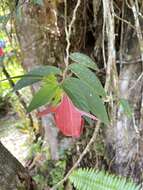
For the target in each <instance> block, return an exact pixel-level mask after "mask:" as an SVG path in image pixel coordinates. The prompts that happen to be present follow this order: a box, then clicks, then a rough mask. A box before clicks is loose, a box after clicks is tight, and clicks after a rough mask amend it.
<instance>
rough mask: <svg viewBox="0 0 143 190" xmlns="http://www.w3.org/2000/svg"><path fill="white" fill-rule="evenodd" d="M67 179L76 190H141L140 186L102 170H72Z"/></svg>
mask: <svg viewBox="0 0 143 190" xmlns="http://www.w3.org/2000/svg"><path fill="white" fill-rule="evenodd" d="M69 179H70V181H71V183H73V184H74V187H76V189H77V190H141V185H137V184H135V183H134V182H133V181H131V180H128V179H127V178H125V177H124V178H123V177H122V178H121V177H119V176H116V175H112V174H109V173H108V172H105V171H103V170H101V171H99V170H94V169H78V170H74V171H73V172H72V174H71V175H70V176H69Z"/></svg>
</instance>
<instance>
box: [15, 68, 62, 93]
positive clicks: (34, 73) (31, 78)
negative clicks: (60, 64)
mask: <svg viewBox="0 0 143 190" xmlns="http://www.w3.org/2000/svg"><path fill="white" fill-rule="evenodd" d="M50 74H61V71H60V69H58V68H57V67H54V66H42V67H37V68H35V69H33V70H31V71H30V72H28V73H27V74H26V75H24V76H23V77H22V78H21V79H20V80H19V81H18V82H17V83H16V85H15V87H14V90H20V89H22V88H24V87H26V86H29V85H32V84H34V83H36V82H39V81H41V80H42V79H43V78H44V77H47V76H49V75H50Z"/></svg>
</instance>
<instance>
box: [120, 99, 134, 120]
mask: <svg viewBox="0 0 143 190" xmlns="http://www.w3.org/2000/svg"><path fill="white" fill-rule="evenodd" d="M119 102H120V106H121V107H122V109H123V112H124V113H125V115H127V116H128V117H129V118H131V117H132V113H133V111H132V108H131V106H130V104H129V102H128V100H126V99H123V98H122V99H120V101H119Z"/></svg>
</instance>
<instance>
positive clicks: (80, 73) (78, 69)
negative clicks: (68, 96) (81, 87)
mask: <svg viewBox="0 0 143 190" xmlns="http://www.w3.org/2000/svg"><path fill="white" fill-rule="evenodd" d="M70 69H71V71H72V72H73V73H74V74H75V75H77V77H78V78H79V79H80V80H82V81H83V82H85V83H86V84H87V85H89V86H90V87H91V88H93V90H94V91H95V93H96V94H97V95H100V96H103V97H105V96H106V93H105V91H104V88H103V87H102V84H101V82H100V80H99V79H98V78H97V77H96V75H95V73H93V72H92V71H90V70H89V69H88V68H86V67H84V66H83V65H81V64H71V65H70Z"/></svg>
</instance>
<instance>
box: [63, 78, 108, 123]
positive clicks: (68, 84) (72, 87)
mask: <svg viewBox="0 0 143 190" xmlns="http://www.w3.org/2000/svg"><path fill="white" fill-rule="evenodd" d="M62 87H63V89H64V91H65V92H66V93H67V94H68V96H69V97H70V98H71V100H72V101H73V103H74V104H75V105H76V106H77V107H78V108H80V109H81V110H84V111H87V112H91V113H92V114H94V115H95V116H97V118H99V119H100V120H101V121H102V122H103V123H105V124H109V119H108V115H107V112H106V109H105V106H104V104H103V101H102V100H101V98H100V97H99V96H98V95H97V94H96V93H95V92H94V91H93V89H92V88H91V87H90V86H89V85H86V83H84V82H83V81H81V80H79V79H77V78H73V77H71V78H68V79H65V81H64V82H63V84H62Z"/></svg>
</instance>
